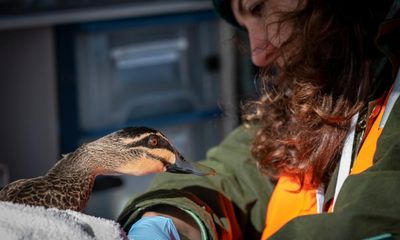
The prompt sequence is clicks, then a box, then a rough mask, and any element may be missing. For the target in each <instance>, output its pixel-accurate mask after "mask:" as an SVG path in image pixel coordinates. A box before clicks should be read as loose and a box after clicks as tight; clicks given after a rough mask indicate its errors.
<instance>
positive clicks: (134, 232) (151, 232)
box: [128, 216, 180, 240]
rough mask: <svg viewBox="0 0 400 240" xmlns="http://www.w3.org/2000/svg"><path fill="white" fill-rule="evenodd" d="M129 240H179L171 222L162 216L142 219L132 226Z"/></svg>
mask: <svg viewBox="0 0 400 240" xmlns="http://www.w3.org/2000/svg"><path fill="white" fill-rule="evenodd" d="M128 239H129V240H147V239H151V240H180V238H179V234H178V230H176V227H175V225H174V223H173V222H172V220H171V219H170V218H167V217H163V216H151V217H143V218H141V219H140V220H139V221H137V222H136V223H135V224H133V225H132V227H131V229H130V230H129V232H128Z"/></svg>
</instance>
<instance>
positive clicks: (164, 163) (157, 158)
mask: <svg viewBox="0 0 400 240" xmlns="http://www.w3.org/2000/svg"><path fill="white" fill-rule="evenodd" d="M146 154H147V156H148V157H149V158H153V159H155V160H158V161H160V162H162V164H163V165H164V167H165V166H166V165H169V164H170V163H169V162H168V161H167V160H166V159H165V158H163V157H160V156H157V155H154V154H151V153H149V152H147V151H146Z"/></svg>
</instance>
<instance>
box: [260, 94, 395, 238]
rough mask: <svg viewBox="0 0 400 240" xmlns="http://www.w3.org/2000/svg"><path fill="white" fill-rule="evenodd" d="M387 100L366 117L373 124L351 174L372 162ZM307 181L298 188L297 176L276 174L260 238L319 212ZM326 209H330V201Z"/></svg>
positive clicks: (313, 189)
mask: <svg viewBox="0 0 400 240" xmlns="http://www.w3.org/2000/svg"><path fill="white" fill-rule="evenodd" d="M389 95H390V94H388V96H389ZM387 100H388V97H387V98H386V100H385V102H384V104H383V105H382V104H381V105H379V104H378V105H377V106H376V107H375V109H374V111H373V113H372V114H371V116H374V117H376V118H375V119H373V118H370V119H369V121H372V122H373V125H372V127H371V128H370V130H369V132H368V133H367V136H366V138H365V140H364V142H363V144H362V146H361V149H360V151H359V153H358V155H357V158H356V161H355V162H354V164H353V167H352V169H351V173H350V174H358V173H360V172H363V171H365V170H366V169H367V168H369V167H371V166H372V165H373V156H374V154H375V151H376V143H377V141H378V138H379V137H380V135H381V133H382V130H383V129H381V128H379V123H380V121H381V119H382V116H383V113H384V110H385V107H386V103H387ZM309 181H310V179H309V177H306V178H305V184H304V187H303V188H302V189H301V190H299V189H300V183H299V182H298V180H297V179H296V178H293V177H291V176H287V175H282V176H280V177H279V179H278V183H277V185H276V186H275V189H274V192H273V193H272V196H271V198H270V201H269V203H268V207H267V215H266V220H265V229H264V231H263V234H262V237H261V239H262V240H265V239H268V238H269V237H270V236H271V235H272V234H274V233H275V232H276V231H278V230H279V229H280V228H281V227H282V226H283V225H285V224H286V223H287V222H289V221H290V220H292V219H293V218H295V217H298V216H304V215H308V214H317V213H318V209H317V205H318V204H317V201H319V199H317V191H318V189H315V188H311V187H310V184H309ZM307 182H308V183H307ZM328 212H332V204H331V206H330V207H329V210H328Z"/></svg>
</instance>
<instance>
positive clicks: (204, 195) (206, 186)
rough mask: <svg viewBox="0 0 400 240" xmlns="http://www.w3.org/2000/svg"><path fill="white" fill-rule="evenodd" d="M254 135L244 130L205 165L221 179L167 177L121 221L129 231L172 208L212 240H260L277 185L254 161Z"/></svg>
mask: <svg viewBox="0 0 400 240" xmlns="http://www.w3.org/2000/svg"><path fill="white" fill-rule="evenodd" d="M250 139H251V133H250V130H249V129H247V128H244V127H240V128H238V129H237V130H235V131H233V132H232V133H231V134H230V135H229V136H228V137H227V138H226V139H225V140H224V141H223V142H222V143H221V144H220V145H218V146H216V147H214V148H213V149H211V150H210V151H209V152H208V153H207V158H206V160H205V161H202V162H201V163H202V164H204V165H207V166H209V167H212V168H214V169H215V170H216V172H217V174H216V176H207V177H199V176H195V175H184V174H170V173H163V174H160V175H158V176H157V177H156V178H155V180H154V182H153V183H152V185H151V186H150V188H149V190H148V192H146V193H144V194H142V195H141V196H138V197H135V198H133V199H132V200H131V201H130V202H129V203H128V204H127V205H126V206H125V208H124V210H123V211H122V213H121V214H120V216H119V218H118V222H119V223H121V225H122V226H123V228H124V229H125V231H127V230H129V228H130V226H131V225H132V224H133V223H134V222H135V221H136V220H138V218H140V216H141V214H142V213H143V212H144V211H146V209H149V208H151V207H154V206H156V205H164V204H165V205H172V206H175V207H178V208H180V209H182V210H184V211H186V212H190V213H191V215H192V216H194V217H195V218H197V221H199V220H200V222H201V224H202V225H203V226H204V227H205V229H206V233H207V235H208V239H243V238H246V239H259V238H260V236H261V232H262V230H263V228H264V222H265V211H266V204H267V200H268V198H269V196H270V195H271V193H272V189H273V184H272V183H271V182H270V181H269V180H268V179H267V178H266V177H265V176H263V175H262V174H261V173H260V172H259V170H258V169H257V167H256V163H255V161H254V160H252V159H251V157H250V151H249V143H250Z"/></svg>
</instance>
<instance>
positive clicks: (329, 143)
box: [243, 0, 378, 186]
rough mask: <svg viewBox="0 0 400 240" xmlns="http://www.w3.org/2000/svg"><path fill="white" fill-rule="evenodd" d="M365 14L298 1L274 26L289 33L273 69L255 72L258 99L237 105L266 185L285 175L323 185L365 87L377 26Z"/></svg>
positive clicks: (347, 4) (335, 0)
mask: <svg viewBox="0 0 400 240" xmlns="http://www.w3.org/2000/svg"><path fill="white" fill-rule="evenodd" d="M300 6H301V7H300ZM370 8H371V7H369V6H368V5H367V2H362V3H358V4H357V3H355V2H353V3H352V1H343V0H308V1H304V0H303V1H301V0H300V3H299V7H298V8H297V9H296V10H295V11H292V12H285V13H282V12H280V13H279V14H280V21H279V25H280V26H282V24H290V25H291V26H292V28H293V31H292V33H291V36H290V37H289V39H288V40H287V41H285V42H284V43H283V44H282V45H281V46H280V48H279V51H278V54H277V58H275V61H274V63H273V64H271V65H270V66H268V67H266V68H264V69H261V71H260V76H261V81H262V86H264V87H262V94H261V97H260V98H259V99H258V100H257V101H251V102H249V103H247V104H246V105H244V115H243V118H244V120H245V121H246V122H248V123H252V124H251V125H256V126H257V129H258V130H257V132H256V135H255V137H254V140H253V143H252V154H253V156H254V157H255V159H256V160H257V161H258V163H259V166H260V169H261V170H262V171H263V172H264V173H266V174H267V175H269V176H270V177H271V178H272V179H275V180H276V179H277V178H278V177H279V175H280V174H290V175H292V176H296V177H298V179H299V180H300V182H301V184H302V185H303V183H304V178H305V175H306V174H311V175H310V176H311V184H312V185H313V186H318V185H320V184H321V183H322V184H326V183H327V182H328V181H329V179H330V177H331V174H332V172H333V170H334V168H335V166H336V164H337V162H338V158H339V156H340V151H341V148H342V145H343V143H344V140H345V138H346V135H347V133H348V131H349V128H350V121H351V118H352V116H353V115H354V114H356V113H357V112H358V111H360V110H361V109H362V108H363V107H364V106H365V103H366V100H367V98H368V94H369V92H370V89H371V83H372V78H373V69H372V66H373V64H372V63H373V61H374V56H375V55H376V52H377V50H376V47H375V43H374V36H375V34H376V32H377V29H378V24H377V23H376V22H377V21H375V18H376V17H375V16H374V14H373V11H372V10H371V9H370ZM288 52H289V53H290V54H287V53H288ZM278 58H280V59H281V60H280V61H282V59H284V63H283V64H278V63H277V61H278Z"/></svg>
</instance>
